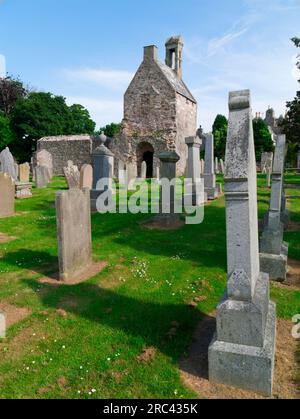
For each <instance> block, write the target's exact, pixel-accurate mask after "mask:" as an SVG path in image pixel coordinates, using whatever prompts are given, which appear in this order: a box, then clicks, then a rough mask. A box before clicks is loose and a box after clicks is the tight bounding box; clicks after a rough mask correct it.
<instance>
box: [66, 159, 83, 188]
mask: <svg viewBox="0 0 300 419" xmlns="http://www.w3.org/2000/svg"><path fill="white" fill-rule="evenodd" d="M64 175H65V178H66V181H67V184H68V187H69V189H78V188H79V187H80V172H79V170H78V167H77V166H75V165H74V164H73V162H72V161H68V166H67V167H64Z"/></svg>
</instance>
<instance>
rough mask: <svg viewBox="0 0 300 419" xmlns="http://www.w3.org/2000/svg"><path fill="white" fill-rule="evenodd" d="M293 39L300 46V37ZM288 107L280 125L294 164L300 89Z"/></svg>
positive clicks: (299, 132) (299, 143)
mask: <svg viewBox="0 0 300 419" xmlns="http://www.w3.org/2000/svg"><path fill="white" fill-rule="evenodd" d="M292 41H293V42H294V44H295V46H296V47H297V48H300V39H299V38H293V39H292ZM298 57H299V61H298V63H297V67H298V68H299V69H300V55H299V56H298ZM299 83H300V80H299ZM286 107H287V112H286V115H285V118H283V120H282V121H281V123H280V126H281V128H282V130H283V132H284V134H286V137H287V143H288V155H287V160H288V162H289V163H291V164H292V165H294V164H295V162H296V159H297V153H298V151H300V91H298V92H297V93H296V97H295V98H294V100H292V101H291V102H287V104H286Z"/></svg>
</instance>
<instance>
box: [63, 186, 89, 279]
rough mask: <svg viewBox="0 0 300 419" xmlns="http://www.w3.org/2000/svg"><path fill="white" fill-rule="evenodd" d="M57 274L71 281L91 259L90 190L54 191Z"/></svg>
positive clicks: (82, 270)
mask: <svg viewBox="0 0 300 419" xmlns="http://www.w3.org/2000/svg"><path fill="white" fill-rule="evenodd" d="M56 218H57V237H58V259H59V277H60V280H61V281H66V282H68V281H71V280H73V279H76V278H77V277H78V276H80V275H81V274H82V273H83V272H84V271H85V270H87V269H88V268H89V266H90V265H91V263H92V239H91V210H90V191H89V190H88V189H70V190H68V191H63V192H58V193H57V195H56Z"/></svg>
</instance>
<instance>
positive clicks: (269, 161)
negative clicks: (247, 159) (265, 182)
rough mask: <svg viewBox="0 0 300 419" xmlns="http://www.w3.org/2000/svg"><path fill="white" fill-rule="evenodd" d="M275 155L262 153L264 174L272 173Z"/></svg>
mask: <svg viewBox="0 0 300 419" xmlns="http://www.w3.org/2000/svg"><path fill="white" fill-rule="evenodd" d="M273 158H274V155H273V153H271V152H270V153H262V155H261V171H262V173H268V172H272V166H273Z"/></svg>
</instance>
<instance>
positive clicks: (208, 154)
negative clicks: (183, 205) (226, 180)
mask: <svg viewBox="0 0 300 419" xmlns="http://www.w3.org/2000/svg"><path fill="white" fill-rule="evenodd" d="M214 166H215V160H214V137H213V135H212V133H210V134H206V141H205V166H204V187H205V193H206V194H207V198H208V200H210V201H211V200H214V199H216V198H218V196H219V192H218V188H217V185H216V175H215V167H214Z"/></svg>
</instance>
